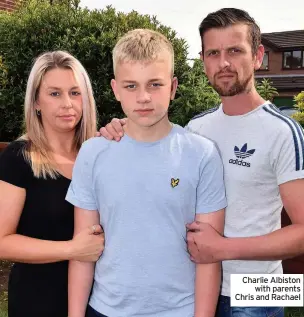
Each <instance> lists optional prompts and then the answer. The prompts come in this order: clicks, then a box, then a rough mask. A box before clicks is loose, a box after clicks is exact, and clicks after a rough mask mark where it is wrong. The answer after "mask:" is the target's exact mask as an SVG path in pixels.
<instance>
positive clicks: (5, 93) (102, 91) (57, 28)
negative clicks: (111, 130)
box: [0, 0, 189, 141]
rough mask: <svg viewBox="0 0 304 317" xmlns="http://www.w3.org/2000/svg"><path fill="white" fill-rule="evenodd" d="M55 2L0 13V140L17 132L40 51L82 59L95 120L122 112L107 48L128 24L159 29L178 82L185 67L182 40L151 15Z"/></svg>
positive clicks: (31, 4) (6, 138) (18, 133)
mask: <svg viewBox="0 0 304 317" xmlns="http://www.w3.org/2000/svg"><path fill="white" fill-rule="evenodd" d="M65 2H66V1H65ZM60 3H61V4H58V3H57V2H55V4H53V5H50V4H49V1H43V0H39V1H37V0H35V1H27V4H26V5H24V6H23V7H20V8H19V9H18V10H17V11H15V12H14V13H6V12H1V13H0V39H1V40H0V113H1V115H0V141H10V140H12V139H14V138H16V137H17V136H19V135H20V134H21V133H22V129H23V102H24V93H25V87H26V81H27V77H28V74H29V71H30V68H31V65H32V63H33V59H34V58H35V57H36V56H38V55H39V54H40V53H42V52H45V51H48V50H58V49H61V50H66V51H69V52H70V53H71V54H73V55H74V56H76V57H77V58H78V59H79V60H80V61H81V62H82V63H83V65H84V66H85V68H86V69H87V71H88V73H89V75H90V78H91V80H92V84H93V89H94V92H95V99H96V104H97V107H98V113H99V125H103V124H104V123H106V122H108V121H109V120H110V119H111V118H112V117H120V116H122V112H121V108H120V105H119V103H117V102H116V101H115V99H114V96H113V94H112V91H111V89H110V80H111V78H113V72H112V57H111V52H112V49H113V47H114V45H115V43H116V41H117V39H118V38H119V37H120V36H122V35H123V34H124V33H125V32H127V31H128V30H131V29H134V28H150V29H154V30H158V31H160V32H162V33H163V34H165V35H166V36H167V37H168V38H169V39H170V40H171V41H172V43H173V46H174V50H175V55H176V76H178V77H179V79H180V81H181V82H182V81H183V78H184V76H185V75H184V74H185V73H187V72H188V70H189V65H188V64H187V44H186V41H185V40H183V39H180V38H178V37H177V36H176V32H175V31H174V30H172V29H171V28H169V27H166V26H164V25H162V24H160V23H159V22H158V21H157V19H156V18H155V17H151V16H148V15H141V14H139V13H137V12H135V11H132V12H131V13H128V14H125V13H120V12H117V11H116V10H115V9H114V8H112V7H106V8H105V9H103V10H92V11H89V10H88V9H85V8H80V7H79V5H78V3H77V1H76V4H75V3H74V4H71V3H70V4H63V3H62V2H60Z"/></svg>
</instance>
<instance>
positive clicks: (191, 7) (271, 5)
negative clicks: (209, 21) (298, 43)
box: [81, 0, 304, 58]
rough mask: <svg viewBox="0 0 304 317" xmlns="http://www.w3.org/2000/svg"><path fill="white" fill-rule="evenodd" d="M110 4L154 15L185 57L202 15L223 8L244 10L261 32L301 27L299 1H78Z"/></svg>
mask: <svg viewBox="0 0 304 317" xmlns="http://www.w3.org/2000/svg"><path fill="white" fill-rule="evenodd" d="M107 5H112V7H114V8H115V9H116V10H117V11H121V12H126V13H127V12H130V11H132V10H136V11H138V12H139V13H141V14H149V15H155V16H156V17H157V19H158V20H159V21H160V22H161V23H162V24H164V25H166V26H169V27H171V28H172V29H174V30H175V31H176V32H177V35H178V37H181V38H184V39H185V40H186V41H187V43H188V46H189V50H188V52H189V56H188V57H189V58H198V57H199V56H198V52H199V51H200V50H201V49H200V38H199V33H198V26H199V24H200V22H201V21H202V20H203V19H204V17H205V16H206V15H207V14H208V13H210V12H213V11H216V10H218V9H221V8H224V7H234V8H239V9H243V10H246V11H247V12H248V13H249V14H250V15H251V16H252V17H253V18H254V19H255V20H256V22H257V23H258V25H259V26H260V28H261V31H262V32H263V33H268V32H280V31H290V30H301V29H304V15H303V12H304V1H303V0H293V1H290V3H289V1H288V0H277V1H275V0H253V1H248V0H247V1H245V0H209V1H203V0H200V1H198V0H183V1H182V0H153V1H151V0H150V1H147V0H81V6H83V7H88V8H89V9H103V8H105V7H106V6H107Z"/></svg>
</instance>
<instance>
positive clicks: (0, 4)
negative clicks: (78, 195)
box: [0, 0, 15, 11]
mask: <svg viewBox="0 0 304 317" xmlns="http://www.w3.org/2000/svg"><path fill="white" fill-rule="evenodd" d="M14 8H15V0H0V10H6V11H13V10H14Z"/></svg>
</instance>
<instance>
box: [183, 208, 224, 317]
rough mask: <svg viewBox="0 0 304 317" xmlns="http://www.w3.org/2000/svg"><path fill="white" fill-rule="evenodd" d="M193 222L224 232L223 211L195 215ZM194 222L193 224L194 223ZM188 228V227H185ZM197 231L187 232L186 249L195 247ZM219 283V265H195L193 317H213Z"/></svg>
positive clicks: (218, 263)
mask: <svg viewBox="0 0 304 317" xmlns="http://www.w3.org/2000/svg"><path fill="white" fill-rule="evenodd" d="M195 222H204V223H207V224H209V225H211V226H212V227H214V228H215V229H216V230H217V231H218V232H219V233H220V234H223V231H224V209H221V210H219V211H216V212H211V213H207V214H197V215H196V218H195ZM195 222H194V223H195ZM187 227H188V226H187ZM199 234H200V233H199V231H195V232H192V231H188V234H187V241H188V249H189V252H190V253H191V249H194V246H195V236H196V235H199ZM220 283H221V263H220V262H217V263H211V264H197V265H196V279H195V315H194V316H195V317H214V316H215V311H216V306H217V302H218V296H219V292H220Z"/></svg>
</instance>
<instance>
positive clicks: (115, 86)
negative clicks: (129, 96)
mask: <svg viewBox="0 0 304 317" xmlns="http://www.w3.org/2000/svg"><path fill="white" fill-rule="evenodd" d="M111 87H112V90H113V92H114V95H115V98H116V100H117V101H120V96H119V93H118V90H117V82H116V80H115V79H111Z"/></svg>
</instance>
